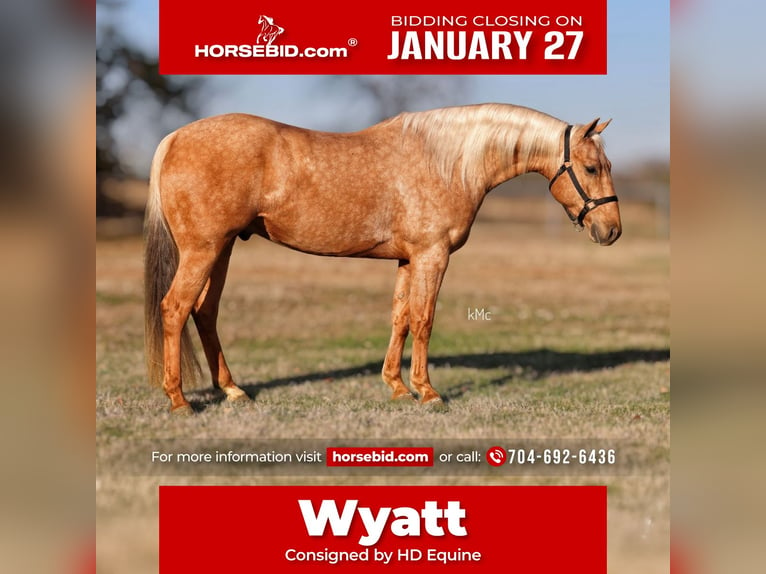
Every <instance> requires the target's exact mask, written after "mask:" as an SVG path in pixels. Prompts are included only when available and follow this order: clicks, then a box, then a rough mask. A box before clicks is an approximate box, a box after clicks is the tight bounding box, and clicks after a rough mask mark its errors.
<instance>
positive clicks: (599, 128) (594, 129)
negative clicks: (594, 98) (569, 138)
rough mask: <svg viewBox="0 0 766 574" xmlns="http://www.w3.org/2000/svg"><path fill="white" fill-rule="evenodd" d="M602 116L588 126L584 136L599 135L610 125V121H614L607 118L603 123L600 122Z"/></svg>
mask: <svg viewBox="0 0 766 574" xmlns="http://www.w3.org/2000/svg"><path fill="white" fill-rule="evenodd" d="M600 119H601V118H596V119H595V120H593V122H592V123H591V124H590V125H589V126H588V129H586V130H585V135H584V136H583V138H589V137H591V136H592V135H597V134H600V133H601V132H603V131H604V130H605V129H606V126H608V125H609V123H610V122H611V121H612V120H611V119H608V120H606V121H605V122H603V123H598V122H599V120H600Z"/></svg>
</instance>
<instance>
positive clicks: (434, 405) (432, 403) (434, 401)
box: [420, 395, 449, 412]
mask: <svg viewBox="0 0 766 574" xmlns="http://www.w3.org/2000/svg"><path fill="white" fill-rule="evenodd" d="M420 404H421V405H423V406H424V407H426V408H427V409H428V410H431V411H435V412H446V411H448V410H449V407H448V406H447V403H445V402H444V401H443V400H442V398H441V397H440V396H438V395H437V396H435V397H433V398H430V399H428V400H426V401H421V403H420Z"/></svg>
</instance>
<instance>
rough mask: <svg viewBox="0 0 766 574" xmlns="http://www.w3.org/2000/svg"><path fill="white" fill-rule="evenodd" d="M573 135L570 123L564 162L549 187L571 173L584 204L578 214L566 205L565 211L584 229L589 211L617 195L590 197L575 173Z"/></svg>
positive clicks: (610, 200)
mask: <svg viewBox="0 0 766 574" xmlns="http://www.w3.org/2000/svg"><path fill="white" fill-rule="evenodd" d="M571 135H572V126H571V125H568V126H567V129H566V130H565V131H564V163H562V164H561V167H560V168H559V170H558V171H557V172H556V175H554V176H553V177H552V178H551V181H550V183H549V184H548V189H549V190H550V189H552V188H553V184H554V183H555V182H556V180H557V179H558V178H559V176H560V175H561V174H563V173H567V174H569V179H570V180H571V181H572V185H574V188H575V189H576V190H577V193H579V194H580V197H581V198H582V200H583V202H584V204H583V206H582V209H581V210H580V213H578V214H577V215H576V216H575V215H572V214H571V213H569V210H568V209H567V208H566V206H565V207H564V211H565V212H566V214H567V216H568V217H569V219H570V220H571V221H572V223H574V225H575V227H577V229H578V230H580V231H582V229H583V220H584V219H585V216H586V215H587V214H588V212H590V211H593V210H594V209H596V208H597V207H598V206H599V205H604V204H605V203H611V202H613V201H617V196H616V195H610V196H609V197H599V198H597V199H593V198H591V197H588V194H587V193H585V190H584V189H583V188H582V185H580V182H579V181H578V180H577V176H576V175H575V172H574V170H573V169H572V161H571V158H570V157H569V156H570V154H569V147H570V144H569V140H570V137H571Z"/></svg>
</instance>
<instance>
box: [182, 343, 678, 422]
mask: <svg viewBox="0 0 766 574" xmlns="http://www.w3.org/2000/svg"><path fill="white" fill-rule="evenodd" d="M669 359H670V349H622V350H620V351H605V352H598V353H565V352H561V351H552V350H550V349H538V350H535V351H527V352H522V353H507V352H497V353H475V354H465V355H449V356H434V357H430V358H429V361H428V362H429V365H431V366H433V367H434V368H437V369H438V368H440V367H441V368H444V367H450V368H469V369H486V370H497V369H505V370H506V371H507V372H506V373H505V374H502V375H501V376H498V377H496V378H494V379H492V380H490V381H489V382H484V383H482V386H483V387H486V386H503V385H506V384H507V383H509V382H510V381H511V380H513V378H514V377H516V376H518V374H519V373H524V376H525V377H526V378H531V379H541V378H544V377H546V376H548V375H550V374H552V373H562V374H563V373H571V372H588V371H598V370H601V369H608V368H613V367H618V366H620V365H624V364H628V363H637V362H646V363H658V362H663V361H667V360H669ZM409 366H410V362H409V359H405V360H403V361H402V371H403V372H405V371H407V370H409ZM382 368H383V362H382V361H375V362H369V363H365V364H362V365H356V366H352V367H347V368H343V369H331V370H325V371H317V372H314V373H306V374H303V375H296V376H291V377H282V378H278V379H272V380H270V381H266V382H256V383H244V384H241V385H240V388H242V390H243V391H245V392H246V393H247V394H248V396H249V397H250V398H255V397H256V396H257V395H258V394H259V393H260V392H261V391H263V390H265V389H274V388H279V387H285V386H292V385H302V384H306V383H313V382H318V381H325V382H337V381H339V380H342V379H347V378H354V377H363V376H369V375H371V374H374V373H380V371H381V369H382ZM475 386H476V382H475V381H464V382H462V383H461V384H460V385H455V386H453V387H451V388H448V389H445V390H444V391H443V392H441V391H440V392H441V395H442V399H444V401H445V402H449V401H450V400H455V399H458V398H460V397H462V396H463V395H464V394H466V393H467V392H469V391H471V390H472V389H474V388H475ZM198 393H200V394H206V395H207V394H208V391H199V392H198ZM200 399H201V400H197V399H196V398H195V399H193V400H192V404H193V405H194V406H195V408H196V410H201V409H204V408H205V405H206V404H210V403H213V404H217V403H220V402H222V401H223V400H224V397H223V395H222V394H218V395H216V396H215V397H212V398H203V397H200Z"/></svg>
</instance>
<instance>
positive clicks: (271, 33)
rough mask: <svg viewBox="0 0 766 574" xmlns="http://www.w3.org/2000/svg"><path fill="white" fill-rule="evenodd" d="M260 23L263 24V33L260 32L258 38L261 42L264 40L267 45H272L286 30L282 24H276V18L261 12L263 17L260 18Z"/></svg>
mask: <svg viewBox="0 0 766 574" xmlns="http://www.w3.org/2000/svg"><path fill="white" fill-rule="evenodd" d="M258 23H259V24H260V25H261V33H260V34H258V39H257V40H256V41H257V42H258V43H259V44H260V43H261V42H262V41H263V42H265V43H266V45H267V46H271V44H272V42H273V41H274V40H276V39H277V36H279V35H280V34H282V33H283V32H284V31H285V29H284V28H282V27H281V26H277V25H276V24H274V18H269V17H268V16H266V15H265V14H261V17H260V18H258Z"/></svg>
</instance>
